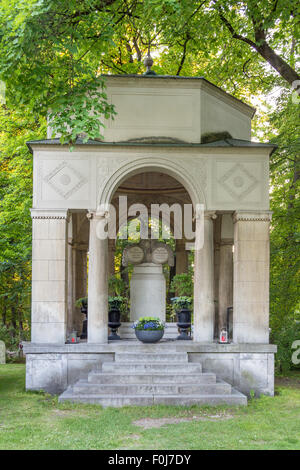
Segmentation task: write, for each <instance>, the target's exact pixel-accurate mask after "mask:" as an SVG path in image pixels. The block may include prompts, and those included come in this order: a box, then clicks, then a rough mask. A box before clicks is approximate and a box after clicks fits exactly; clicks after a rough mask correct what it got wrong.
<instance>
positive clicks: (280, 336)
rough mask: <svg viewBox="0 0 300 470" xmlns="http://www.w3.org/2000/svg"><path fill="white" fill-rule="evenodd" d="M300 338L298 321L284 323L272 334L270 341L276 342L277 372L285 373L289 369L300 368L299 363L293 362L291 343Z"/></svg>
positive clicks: (299, 323)
mask: <svg viewBox="0 0 300 470" xmlns="http://www.w3.org/2000/svg"><path fill="white" fill-rule="evenodd" d="M299 340H300V322H298V323H295V322H294V323H288V322H287V323H286V325H283V326H282V327H281V328H280V329H278V330H275V331H274V333H273V334H272V341H274V343H275V344H277V348H278V352H277V354H276V362H275V365H276V369H277V371H278V372H281V373H282V372H283V373H286V372H287V371H289V370H290V369H300V365H297V364H293V362H292V355H293V352H294V351H293V349H292V345H293V343H294V341H299Z"/></svg>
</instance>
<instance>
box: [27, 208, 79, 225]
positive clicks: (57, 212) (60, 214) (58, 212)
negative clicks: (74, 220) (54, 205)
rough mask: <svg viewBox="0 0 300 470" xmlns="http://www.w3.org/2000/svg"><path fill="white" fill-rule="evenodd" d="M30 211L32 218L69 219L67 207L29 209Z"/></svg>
mask: <svg viewBox="0 0 300 470" xmlns="http://www.w3.org/2000/svg"><path fill="white" fill-rule="evenodd" d="M30 213H31V218H32V219H65V220H66V221H67V222H69V219H70V213H69V210H68V209H30Z"/></svg>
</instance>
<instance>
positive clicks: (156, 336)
mask: <svg viewBox="0 0 300 470" xmlns="http://www.w3.org/2000/svg"><path fill="white" fill-rule="evenodd" d="M134 331H135V336H136V337H137V339H138V340H139V341H141V342H142V343H158V341H159V340H161V338H162V337H163V335H164V332H165V330H137V329H135V330H134Z"/></svg>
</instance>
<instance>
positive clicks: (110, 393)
mask: <svg viewBox="0 0 300 470" xmlns="http://www.w3.org/2000/svg"><path fill="white" fill-rule="evenodd" d="M130 354H131V357H128V356H129V355H130ZM173 356H174V358H173ZM116 359H117V361H116V362H104V363H103V364H102V370H101V371H96V372H95V371H93V372H91V373H90V374H89V375H88V378H87V379H83V380H78V381H77V382H76V383H75V384H74V385H73V386H70V387H68V389H67V390H66V391H65V392H64V393H63V394H62V395H61V396H60V397H59V400H60V401H65V400H71V401H73V402H83V403H98V404H100V405H102V406H116V407H119V406H124V405H128V404H129V405H137V404H139V405H149V404H155V403H164V404H168V405H192V404H206V405H208V404H209V405H216V404H221V403H224V404H231V405H246V404H247V398H246V397H245V395H242V394H240V393H239V392H237V391H235V390H233V389H232V387H231V385H230V384H228V383H225V382H223V381H220V380H218V381H217V379H216V376H215V375H214V374H209V375H207V374H203V373H202V367H201V364H200V363H196V364H195V363H189V362H187V359H188V356H187V353H184V352H181V353H175V354H172V353H160V352H159V350H158V351H157V352H156V353H152V352H149V353H142V354H141V355H140V356H138V355H137V354H135V353H122V352H119V353H117V354H116ZM174 359H175V360H177V361H178V362H177V363H175V362H174ZM179 359H180V361H179ZM162 361H164V362H162ZM126 364H127V366H126ZM162 374H164V380H163V381H160V380H156V377H157V376H158V377H161V375H162ZM133 377H134V379H133ZM174 377H176V379H177V380H174ZM195 377H197V378H198V380H195ZM115 379H117V380H115Z"/></svg>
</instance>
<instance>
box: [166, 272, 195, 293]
mask: <svg viewBox="0 0 300 470" xmlns="http://www.w3.org/2000/svg"><path fill="white" fill-rule="evenodd" d="M170 291H171V292H176V294H177V295H178V296H188V297H192V296H193V292H194V283H193V276H192V273H191V272H189V273H182V274H176V275H175V276H174V277H173V279H172V282H171V286H170Z"/></svg>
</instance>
